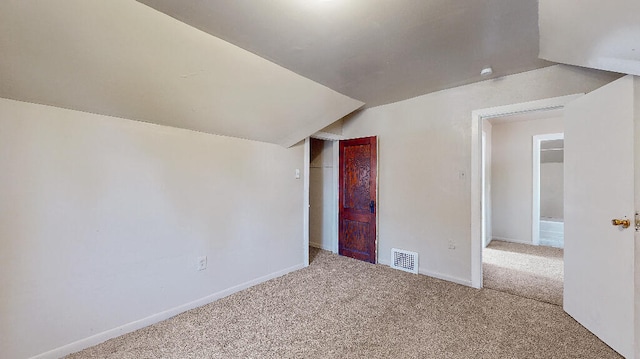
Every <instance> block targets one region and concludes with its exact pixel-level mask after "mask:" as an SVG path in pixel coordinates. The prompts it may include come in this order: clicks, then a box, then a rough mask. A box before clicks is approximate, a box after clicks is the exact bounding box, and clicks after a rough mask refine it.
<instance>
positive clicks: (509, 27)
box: [139, 0, 551, 107]
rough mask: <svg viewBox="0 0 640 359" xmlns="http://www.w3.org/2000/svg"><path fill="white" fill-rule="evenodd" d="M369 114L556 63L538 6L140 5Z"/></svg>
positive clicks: (368, 1) (400, 1)
mask: <svg viewBox="0 0 640 359" xmlns="http://www.w3.org/2000/svg"><path fill="white" fill-rule="evenodd" d="M139 1H141V2H142V3H145V4H147V5H149V6H151V7H153V8H155V9H157V10H160V11H162V12H164V13H166V14H168V15H170V16H172V17H174V18H176V19H178V20H180V21H183V22H185V23H187V24H190V25H192V26H194V27H196V28H198V29H201V30H203V31H205V32H207V33H209V34H212V35H214V36H217V37H219V38H221V39H224V40H226V41H229V42H231V43H233V44H235V45H237V46H240V47H241V48H243V49H246V50H249V51H251V52H253V53H255V54H258V55H259V56H261V57H263V58H266V59H269V60H271V61H273V62H275V63H277V64H279V65H281V66H283V67H285V68H287V69H290V70H292V71H294V72H296V73H298V74H300V75H302V76H304V77H307V78H309V79H311V80H313V81H316V82H318V83H321V84H323V85H325V86H327V87H329V88H332V89H334V90H336V91H337V92H340V93H342V94H345V95H347V96H349V97H351V98H354V99H357V100H360V101H363V102H365V103H366V106H369V107H371V106H376V105H381V104H387V103H391V102H395V101H399V100H404V99H407V98H411V97H415V96H419V95H422V94H425V93H429V92H433V91H437V90H441V89H445V88H451V87H455V86H459V85H463V84H468V83H471V82H476V81H480V80H483V78H481V77H480V70H481V69H482V68H483V67H485V66H492V67H493V70H494V75H493V77H498V76H503V75H508V74H513V73H518V72H523V71H527V70H532V69H535V68H539V67H544V66H547V65H550V64H551V63H549V62H546V61H543V60H540V59H538V2H537V1H535V0H474V1H452V0H269V1H256V0H233V1H215V0H213V1H204V0H182V1H175V0H139Z"/></svg>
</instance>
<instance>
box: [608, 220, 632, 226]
mask: <svg viewBox="0 0 640 359" xmlns="http://www.w3.org/2000/svg"><path fill="white" fill-rule="evenodd" d="M611 224H613V225H614V226H622V228H629V226H630V225H631V221H629V220H628V219H626V218H625V219H617V218H614V219H612V220H611Z"/></svg>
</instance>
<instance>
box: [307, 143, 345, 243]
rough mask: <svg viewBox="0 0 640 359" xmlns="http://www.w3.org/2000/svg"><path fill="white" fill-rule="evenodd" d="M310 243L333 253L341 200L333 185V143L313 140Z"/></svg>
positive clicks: (310, 187)
mask: <svg viewBox="0 0 640 359" xmlns="http://www.w3.org/2000/svg"><path fill="white" fill-rule="evenodd" d="M309 167H310V168H309V244H310V245H311V246H313V247H316V248H322V249H324V250H328V251H333V247H334V243H335V237H336V233H337V228H336V227H337V213H336V212H337V210H338V200H337V193H336V190H335V185H334V175H335V171H336V169H335V168H334V167H333V142H332V141H323V140H317V139H311V162H310V166H309Z"/></svg>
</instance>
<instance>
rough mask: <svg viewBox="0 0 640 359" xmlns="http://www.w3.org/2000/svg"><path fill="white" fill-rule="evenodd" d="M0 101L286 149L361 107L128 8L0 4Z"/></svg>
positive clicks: (151, 13)
mask: <svg viewBox="0 0 640 359" xmlns="http://www.w3.org/2000/svg"><path fill="white" fill-rule="evenodd" d="M0 49H1V50H0V97H4V98H9V99H15V100H20V101H28V102H34V103H39V104H45V105H53V106H57V107H62V108H69V109H74V110H80V111H86V112H92V113H98V114H103V115H109V116H116V117H123V118H127V119H133V120H141V121H147V122H153V123H157V124H161V125H167V126H173V127H180V128H186V129H191V130H196V131H202V132H207V133H213V134H219V135H227V136H234V137H240V138H247V139H252V140H259V141H265V142H271V143H277V144H280V145H283V146H291V145H293V144H295V143H297V142H298V141H300V140H302V139H304V138H305V137H307V136H309V135H311V134H313V133H314V132H316V131H318V130H320V129H322V128H323V127H326V126H328V125H330V124H331V123H333V122H335V121H336V120H339V119H340V118H342V117H343V116H345V115H346V114H348V113H350V112H352V111H354V110H355V109H357V108H359V107H361V106H362V105H363V103H362V102H360V101H357V100H354V99H351V98H349V97H346V96H344V95H342V94H339V93H337V92H336V91H334V90H332V89H329V88H327V87H325V86H323V85H320V84H318V83H316V82H314V81H311V80H309V79H307V78H304V77H303V76H300V75H297V74H295V73H293V72H291V71H289V70H287V69H285V68H283V67H281V66H278V65H276V64H274V63H272V62H269V61H267V60H265V59H263V58H261V57H259V56H256V55H254V54H252V53H250V52H248V51H246V50H243V49H241V48H239V47H237V46H234V45H232V44H230V43H228V42H225V41H223V40H220V39H218V38H216V37H213V36H211V35H209V34H206V33H204V32H202V31H199V30H197V29H195V28H193V27H191V26H188V25H186V24H184V23H182V22H179V21H177V20H175V19H173V18H171V17H169V16H167V15H165V14H162V13H160V12H158V11H156V10H153V9H151V8H149V7H147V6H145V5H143V4H140V3H138V2H136V1H133V0H109V1H102V0H65V1H2V2H0Z"/></svg>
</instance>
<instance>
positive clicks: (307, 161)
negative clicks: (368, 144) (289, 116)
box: [302, 131, 380, 267]
mask: <svg viewBox="0 0 640 359" xmlns="http://www.w3.org/2000/svg"><path fill="white" fill-rule="evenodd" d="M377 137H378V136H376V138H377ZM311 138H317V139H319V140H325V141H332V143H333V146H332V150H333V163H332V166H333V168H334V169H335V171H334V173H333V179H332V186H333V189H334V193H335V196H336V204H338V196H339V192H338V191H339V186H340V183H339V179H338V169H339V166H340V141H342V140H350V139H355V138H358V137H345V136H343V135H337V134H334V133H330V132H322V131H318V132H316V133H314V134H313V135H311V136H309V137H307V138H305V140H304V163H303V166H304V177H303V191H304V193H303V206H302V217H303V220H302V233H303V234H302V251H303V264H304V266H305V267H307V266H309V205H310V202H309V187H310V183H309V174H310V172H311V158H310V156H311ZM377 140H378V142H379V139H378V138H377ZM379 148H380V147H379V143H378V149H377V150H376V239H375V240H376V263H378V254H379V252H378V248H379V241H378V238H379V234H378V233H379V232H378V230H377V229H378V228H379V223H380V216H378V210H379V207H380V206H379V197H380V194H379V189H380V183H379V181H380V173H379V162H380V151H379ZM339 217H340V213H339V211H338V210H337V207H336V213H335V217H334V221H335V224H336V225H335V231H334V233H333V236H332V237H333V238H332V243H331V252H333V253H336V254H337V253H338V237H339V235H340V233H339V232H340V226H338V222H339V220H340V218H339Z"/></svg>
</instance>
